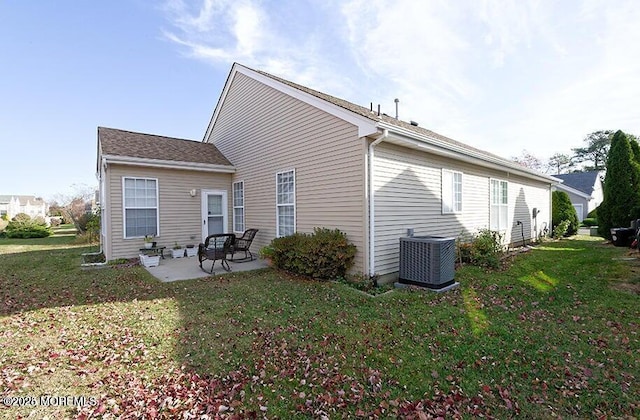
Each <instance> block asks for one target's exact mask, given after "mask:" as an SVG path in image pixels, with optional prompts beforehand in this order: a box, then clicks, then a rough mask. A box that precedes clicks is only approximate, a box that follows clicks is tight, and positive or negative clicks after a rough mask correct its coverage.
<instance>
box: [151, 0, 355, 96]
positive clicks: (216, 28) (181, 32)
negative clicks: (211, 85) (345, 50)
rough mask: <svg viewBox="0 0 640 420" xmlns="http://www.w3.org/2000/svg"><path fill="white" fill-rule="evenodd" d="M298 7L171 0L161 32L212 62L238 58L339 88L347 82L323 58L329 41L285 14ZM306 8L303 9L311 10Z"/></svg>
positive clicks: (312, 84) (221, 0)
mask: <svg viewBox="0 0 640 420" xmlns="http://www.w3.org/2000/svg"><path fill="white" fill-rule="evenodd" d="M300 5H301V4H300V3H298V2H292V3H290V4H286V3H285V2H281V3H278V4H277V6H275V5H270V7H268V8H267V7H265V6H264V3H262V2H257V1H251V0H239V1H233V0H216V1H214V0H204V1H202V2H198V3H197V6H194V5H193V3H186V2H185V1H183V0H171V1H168V2H167V3H166V4H165V6H164V8H163V9H164V11H165V13H166V15H167V18H168V20H169V22H170V24H171V28H170V29H166V30H164V32H163V34H164V36H165V38H166V39H168V40H169V41H171V42H173V43H175V44H177V45H179V46H181V47H183V51H184V53H185V54H187V55H188V56H190V57H193V58H195V59H199V60H203V61H206V62H208V63H211V64H214V65H220V64H224V65H225V66H228V65H230V64H231V63H233V62H239V63H241V64H244V65H248V66H250V67H255V68H258V69H260V70H264V71H266V72H269V73H272V74H275V75H278V76H281V77H284V78H288V79H290V80H293V81H296V82H298V83H301V84H307V85H308V86H310V87H313V88H316V89H319V90H323V89H333V90H334V91H335V90H342V89H343V87H344V86H349V85H350V84H351V83H350V82H349V81H348V80H345V79H344V78H342V77H341V76H339V74H340V72H339V71H338V69H337V68H336V66H335V65H334V63H335V62H336V61H334V60H332V59H331V57H329V56H328V54H329V53H328V52H327V47H326V45H327V43H328V41H329V39H327V38H324V36H319V35H318V33H319V32H318V31H316V30H314V28H313V27H309V26H305V25H303V24H302V23H301V22H299V18H300V17H301V15H300V14H298V15H296V16H287V15H286V13H287V11H290V10H292V9H295V7H296V6H300ZM302 6H304V5H302ZM309 7H310V6H309ZM309 7H306V6H305V7H304V9H305V10H303V11H304V12H307V13H310V14H311V12H310V11H309V10H308V9H309ZM289 13H291V12H289ZM313 15H315V13H313ZM320 27H321V25H320ZM337 61H339V60H337Z"/></svg>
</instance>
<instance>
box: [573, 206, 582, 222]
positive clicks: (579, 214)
mask: <svg viewBox="0 0 640 420" xmlns="http://www.w3.org/2000/svg"><path fill="white" fill-rule="evenodd" d="M573 208H574V209H576V213H578V221H579V222H582V219H584V217H583V215H582V204H574V205H573Z"/></svg>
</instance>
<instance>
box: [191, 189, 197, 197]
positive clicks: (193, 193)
mask: <svg viewBox="0 0 640 420" xmlns="http://www.w3.org/2000/svg"><path fill="white" fill-rule="evenodd" d="M189 195H190V196H191V197H195V196H196V189H195V188H194V189H192V190H190V191H189Z"/></svg>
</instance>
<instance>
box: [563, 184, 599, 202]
mask: <svg viewBox="0 0 640 420" xmlns="http://www.w3.org/2000/svg"><path fill="white" fill-rule="evenodd" d="M556 188H559V189H561V190H563V191H565V192H569V193H571V194H575V195H577V196H578V197H582V198H584V199H585V200H592V199H593V196H591V195H589V194H586V193H584V192H582V191H580V190H577V189H575V188H573V187H570V186H568V185H566V184H564V183H560V184H558V185H556Z"/></svg>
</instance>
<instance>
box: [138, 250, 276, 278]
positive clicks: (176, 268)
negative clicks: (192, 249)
mask: <svg viewBox="0 0 640 420" xmlns="http://www.w3.org/2000/svg"><path fill="white" fill-rule="evenodd" d="M202 265H203V267H204V268H205V270H211V261H209V260H207V261H204V262H203V263H202ZM229 266H230V267H231V271H230V272H227V271H226V270H225V269H223V268H222V266H221V265H220V261H216V264H215V268H214V269H213V274H211V273H209V272H206V273H205V272H204V271H203V270H202V269H201V268H200V265H199V264H198V258H197V257H183V258H171V257H170V256H166V257H165V258H164V259H162V258H161V259H160V265H158V266H156V267H145V268H146V269H147V271H148V272H149V273H151V275H153V276H154V277H156V278H157V279H158V280H160V281H162V282H170V281H177V280H189V279H197V278H201V277H209V276H219V275H224V274H228V273H237V272H240V271H250V270H257V269H260V268H265V267H268V265H267V262H266V261H265V260H261V259H259V258H256V259H255V260H253V261H247V262H233V261H229Z"/></svg>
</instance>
